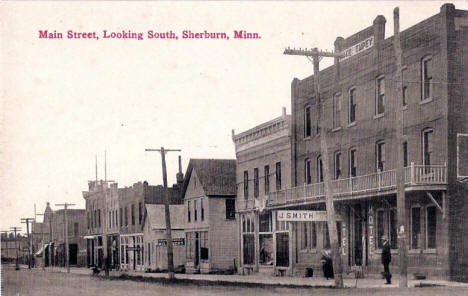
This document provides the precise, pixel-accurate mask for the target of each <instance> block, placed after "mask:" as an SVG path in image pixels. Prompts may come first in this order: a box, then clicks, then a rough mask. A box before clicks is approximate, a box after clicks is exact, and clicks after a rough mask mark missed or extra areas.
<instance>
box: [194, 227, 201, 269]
mask: <svg viewBox="0 0 468 296" xmlns="http://www.w3.org/2000/svg"><path fill="white" fill-rule="evenodd" d="M199 241H200V240H199V232H195V267H198V265H199V264H200V248H199V247H200V243H199Z"/></svg>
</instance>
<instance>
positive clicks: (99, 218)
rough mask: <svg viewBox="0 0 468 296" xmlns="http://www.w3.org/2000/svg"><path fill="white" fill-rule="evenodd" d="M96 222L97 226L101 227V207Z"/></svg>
mask: <svg viewBox="0 0 468 296" xmlns="http://www.w3.org/2000/svg"><path fill="white" fill-rule="evenodd" d="M98 223H99V227H101V209H99V210H98Z"/></svg>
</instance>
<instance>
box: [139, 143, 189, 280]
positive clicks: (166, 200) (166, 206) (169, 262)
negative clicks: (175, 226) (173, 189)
mask: <svg viewBox="0 0 468 296" xmlns="http://www.w3.org/2000/svg"><path fill="white" fill-rule="evenodd" d="M145 151H158V152H160V153H161V159H162V172H163V184H164V197H165V198H164V212H165V216H166V240H167V270H168V273H169V279H170V280H172V279H175V275H174V251H173V246H172V232H171V213H170V210H169V204H170V201H169V194H168V189H167V171H166V153H167V152H180V151H182V150H180V149H164V147H161V149H145Z"/></svg>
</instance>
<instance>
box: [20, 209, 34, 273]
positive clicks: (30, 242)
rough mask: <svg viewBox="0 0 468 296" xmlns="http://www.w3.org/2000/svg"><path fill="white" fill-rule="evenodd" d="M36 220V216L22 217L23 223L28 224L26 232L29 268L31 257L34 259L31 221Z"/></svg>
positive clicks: (29, 266)
mask: <svg viewBox="0 0 468 296" xmlns="http://www.w3.org/2000/svg"><path fill="white" fill-rule="evenodd" d="M33 221H35V220H34V218H21V223H25V224H26V233H27V234H28V240H29V248H28V269H31V259H32V254H31V251H32V240H31V234H30V233H29V223H30V222H33Z"/></svg>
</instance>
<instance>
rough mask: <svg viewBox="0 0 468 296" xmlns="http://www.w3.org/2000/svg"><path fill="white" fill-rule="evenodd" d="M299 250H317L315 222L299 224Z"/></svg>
mask: <svg viewBox="0 0 468 296" xmlns="http://www.w3.org/2000/svg"><path fill="white" fill-rule="evenodd" d="M300 227H301V250H311V249H316V248H317V225H316V223H315V222H300Z"/></svg>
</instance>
